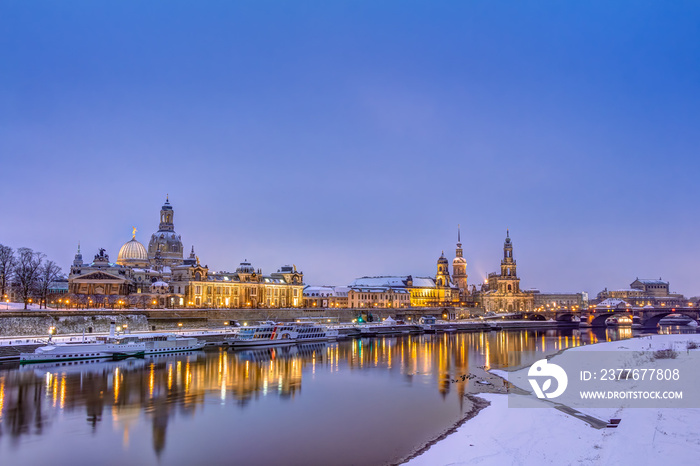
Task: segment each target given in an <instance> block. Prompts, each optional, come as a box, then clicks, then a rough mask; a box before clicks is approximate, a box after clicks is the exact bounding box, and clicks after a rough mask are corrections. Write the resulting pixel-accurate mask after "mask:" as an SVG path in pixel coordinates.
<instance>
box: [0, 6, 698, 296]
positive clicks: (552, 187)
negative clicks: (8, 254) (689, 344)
mask: <svg viewBox="0 0 700 466" xmlns="http://www.w3.org/2000/svg"><path fill="white" fill-rule="evenodd" d="M82 5H83V8H74V7H68V6H66V5H59V4H50V3H41V2H39V3H37V4H35V5H22V4H19V3H17V4H15V3H5V4H3V5H2V6H0V24H2V26H3V27H2V28H0V38H1V40H2V41H3V43H5V44H7V46H6V47H5V48H4V50H3V52H2V54H3V58H4V60H3V61H2V62H3V73H0V108H2V109H3V111H2V112H0V153H2V154H3V157H2V161H3V177H2V180H1V181H0V193H1V194H2V199H3V200H4V201H5V202H4V203H3V208H2V214H1V219H2V220H1V221H0V243H2V244H5V245H9V246H11V247H13V248H17V247H22V246H27V247H31V248H33V249H35V250H38V251H42V252H44V253H46V254H47V256H48V257H49V258H50V259H52V260H54V261H56V262H57V263H58V264H59V265H60V266H61V267H62V268H63V271H64V272H67V270H68V267H69V264H70V262H71V260H72V257H73V254H74V253H75V249H76V247H77V243H78V241H80V242H81V244H82V249H83V254H84V255H85V257H86V259H88V260H89V259H90V258H91V257H92V255H93V254H95V253H96V252H97V249H98V248H99V247H105V248H106V249H107V252H108V253H109V254H110V256H111V257H112V259H113V260H114V259H115V258H116V255H117V253H118V251H119V247H120V246H121V245H122V244H123V243H124V242H126V241H128V240H129V239H130V238H131V228H132V227H133V226H136V227H137V228H138V230H139V231H138V233H137V238H138V239H140V240H141V241H142V242H144V241H146V242H147V238H148V235H150V233H152V232H154V231H155V230H156V229H157V212H158V209H159V206H160V205H161V204H162V202H163V200H164V199H165V196H166V194H169V195H170V199H171V202H172V203H173V206H174V207H175V209H176V214H175V225H176V229H177V231H178V233H180V234H181V235H182V238H183V242H184V243H185V248H186V251H188V252H189V249H190V247H191V246H192V245H194V246H195V249H196V251H197V254H198V255H199V256H200V257H201V259H202V261H203V263H206V264H207V265H209V267H210V268H211V269H212V270H226V269H228V270H232V269H235V267H236V266H237V265H238V264H239V263H240V262H241V261H243V260H244V259H247V260H249V261H250V262H252V264H253V265H254V266H255V267H260V268H262V269H263V271H265V272H272V271H274V270H277V268H279V267H280V266H282V265H284V264H287V263H288V264H296V265H297V266H298V267H299V269H300V270H302V271H303V272H304V273H305V282H306V283H309V284H313V285H324V284H329V285H345V284H348V283H349V282H351V281H352V280H353V279H354V278H357V277H361V276H365V275H397V274H413V275H419V276H420V275H434V274H435V263H436V261H437V258H438V257H439V256H440V253H441V252H442V251H444V252H445V255H446V256H448V257H450V258H451V257H453V255H454V247H455V243H456V235H457V224H461V228H462V243H463V244H464V253H465V258H466V260H467V262H468V265H467V273H468V275H469V284H470V285H471V284H478V283H482V282H483V280H484V278H485V276H486V275H487V274H488V273H489V272H493V271H495V270H497V269H498V264H499V260H500V255H501V248H502V243H503V239H504V237H505V232H506V229H510V231H511V237H512V238H513V243H514V257H515V259H516V260H517V261H518V267H519V275H520V276H521V277H522V286H523V289H528V288H537V289H540V290H542V291H571V292H576V291H587V292H589V293H591V294H593V295H594V294H595V293H597V292H599V291H601V290H602V289H603V288H606V287H607V288H609V289H612V288H614V289H617V288H626V287H627V286H628V285H629V283H630V282H632V281H633V280H634V279H635V278H636V277H639V278H659V277H661V278H663V279H664V280H666V281H669V282H670V283H671V289H672V291H677V292H680V293H683V294H685V295H686V296H697V295H698V294H700V291H699V290H698V288H697V281H696V279H695V278H694V274H693V272H694V268H693V264H692V257H695V256H697V254H698V252H699V251H698V245H697V244H696V242H695V241H694V240H695V236H696V232H697V231H698V227H699V226H700V220H698V219H696V218H695V216H693V215H692V214H693V212H694V208H695V205H696V200H695V196H694V195H693V194H694V193H693V185H694V181H695V179H694V173H696V172H697V169H698V168H699V164H700V162H699V161H698V158H697V156H696V152H697V147H700V144H698V143H700V135H699V134H698V132H697V130H696V127H697V121H698V116H699V115H698V112H699V110H698V109H700V106H699V105H698V103H700V93H699V92H698V88H697V85H696V83H697V82H698V78H700V65H699V64H698V62H697V60H696V56H697V50H696V49H697V46H696V44H698V43H700V37H698V36H699V35H700V33H699V32H698V31H697V28H696V27H695V22H694V19H695V18H696V17H697V13H698V11H697V10H698V8H700V7H699V6H697V5H693V4H684V5H680V4H674V5H667V4H662V3H650V4H647V5H638V4H636V3H632V2H630V3H624V2H622V3H620V4H618V6H616V7H613V6H610V5H608V4H606V3H603V2H591V3H587V4H585V5H583V4H582V5H576V6H571V5H569V6H567V7H566V8H564V7H562V6H561V5H558V4H557V3H556V2H551V3H549V2H543V3H541V4H539V5H541V6H540V7H534V6H533V5H531V4H528V5H522V4H519V3H518V2H497V3H494V2H472V3H470V4H468V5H467V4H465V5H458V4H447V3H446V4H439V5H430V6H428V5H427V4H426V5H421V4H419V3H413V4H410V6H404V5H399V4H391V3H388V4H386V5H374V4H371V3H367V4H363V3H358V4H354V5H345V4H340V3H337V4H336V3H333V4H329V5H313V6H303V5H287V6H286V7H285V8H283V9H274V8H266V7H265V5H263V4H255V5H241V4H223V3H221V4H220V3H212V4H209V5H203V6H198V8H197V9H188V8H186V7H185V6H183V5H180V6H179V7H173V8H168V9H167V10H166V9H165V8H153V9H146V8H145V7H142V6H137V4H136V3H129V2H124V3H122V4H120V5H112V6H110V7H109V8H106V7H105V6H104V5H102V6H98V5H94V4H91V3H89V2H85V3H83V4H82ZM504 6H507V7H508V10H509V14H508V15H504V14H503V7H504ZM632 6H633V7H632ZM57 17H60V18H61V21H56V18H57Z"/></svg>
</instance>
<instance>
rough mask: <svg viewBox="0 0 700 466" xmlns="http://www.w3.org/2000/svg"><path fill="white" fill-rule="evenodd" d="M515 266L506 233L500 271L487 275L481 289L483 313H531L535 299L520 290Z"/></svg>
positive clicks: (511, 245) (510, 243)
mask: <svg viewBox="0 0 700 466" xmlns="http://www.w3.org/2000/svg"><path fill="white" fill-rule="evenodd" d="M516 267H517V265H516V262H515V259H513V243H512V242H511V240H510V233H509V232H508V231H506V239H505V241H504V243H503V259H502V260H501V271H500V272H493V273H490V274H489V275H488V280H487V282H486V284H485V285H484V286H483V287H482V289H481V296H480V298H481V304H482V307H483V309H484V310H485V311H491V312H516V311H517V312H521V311H532V310H533V308H534V303H535V299H534V297H533V295H532V294H531V293H526V292H524V291H522V290H521V289H520V278H518V274H517V269H516Z"/></svg>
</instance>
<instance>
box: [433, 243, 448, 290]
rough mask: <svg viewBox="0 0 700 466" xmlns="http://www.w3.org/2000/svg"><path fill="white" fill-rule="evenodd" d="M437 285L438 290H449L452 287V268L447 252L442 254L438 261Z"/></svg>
mask: <svg viewBox="0 0 700 466" xmlns="http://www.w3.org/2000/svg"><path fill="white" fill-rule="evenodd" d="M435 284H436V285H437V287H438V288H447V287H449V286H450V266H449V264H448V262H447V258H446V257H445V251H443V252H442V254H441V255H440V258H439V259H438V261H437V275H435Z"/></svg>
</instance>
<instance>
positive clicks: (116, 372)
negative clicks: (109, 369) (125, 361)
mask: <svg viewBox="0 0 700 466" xmlns="http://www.w3.org/2000/svg"><path fill="white" fill-rule="evenodd" d="M120 386H121V378H120V377H119V368H118V367H115V368H114V404H115V405H116V404H118V403H119V387H120Z"/></svg>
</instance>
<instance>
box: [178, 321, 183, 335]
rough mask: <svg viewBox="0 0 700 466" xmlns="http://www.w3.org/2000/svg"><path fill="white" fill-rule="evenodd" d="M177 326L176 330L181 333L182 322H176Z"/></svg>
mask: <svg viewBox="0 0 700 466" xmlns="http://www.w3.org/2000/svg"><path fill="white" fill-rule="evenodd" d="M177 326H178V328H179V330H180V333H182V322H178V323H177Z"/></svg>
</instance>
